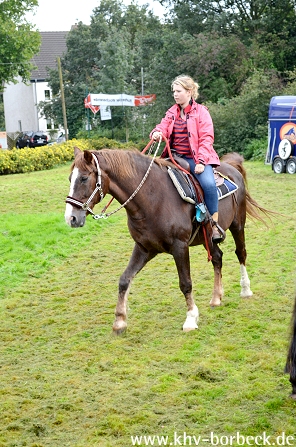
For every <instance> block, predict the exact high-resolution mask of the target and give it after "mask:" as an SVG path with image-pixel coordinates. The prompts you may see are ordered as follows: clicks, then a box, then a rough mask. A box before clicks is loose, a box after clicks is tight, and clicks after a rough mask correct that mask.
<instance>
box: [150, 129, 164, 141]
mask: <svg viewBox="0 0 296 447" xmlns="http://www.w3.org/2000/svg"><path fill="white" fill-rule="evenodd" d="M160 138H162V133H161V132H158V131H156V132H153V134H152V140H154V141H157V140H160Z"/></svg>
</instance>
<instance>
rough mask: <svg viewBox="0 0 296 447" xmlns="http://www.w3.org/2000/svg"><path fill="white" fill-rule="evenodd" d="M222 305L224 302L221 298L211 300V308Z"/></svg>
mask: <svg viewBox="0 0 296 447" xmlns="http://www.w3.org/2000/svg"><path fill="white" fill-rule="evenodd" d="M221 305H222V303H221V300H219V299H215V300H213V299H212V300H211V301H210V306H211V308H212V309H213V308H214V307H219V306H221Z"/></svg>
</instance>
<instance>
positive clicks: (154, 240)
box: [65, 148, 266, 333]
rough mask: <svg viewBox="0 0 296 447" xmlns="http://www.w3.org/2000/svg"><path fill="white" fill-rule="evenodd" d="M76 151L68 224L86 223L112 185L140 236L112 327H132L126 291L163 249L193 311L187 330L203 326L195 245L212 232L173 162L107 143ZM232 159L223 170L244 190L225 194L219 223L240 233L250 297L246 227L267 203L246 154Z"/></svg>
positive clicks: (216, 293) (244, 291)
mask: <svg viewBox="0 0 296 447" xmlns="http://www.w3.org/2000/svg"><path fill="white" fill-rule="evenodd" d="M74 154H75V160H74V163H73V165H72V172H71V175H70V182H71V186H70V193H69V196H68V198H67V200H66V202H67V205H66V211H65V219H66V222H67V224H68V225H70V226H71V227H81V226H83V225H84V224H85V218H86V215H87V214H89V213H91V214H93V215H94V213H93V207H94V206H95V205H96V204H97V203H98V202H100V201H101V200H102V198H103V197H104V196H105V195H106V194H107V193H109V194H111V195H112V196H113V197H114V198H115V199H116V200H117V201H118V202H119V203H120V204H121V205H122V206H121V207H124V208H125V210H126V213H127V218H128V228H129V231H130V234H131V236H132V238H133V239H134V241H135V246H134V249H133V253H132V256H131V258H130V261H129V264H128V266H127V268H126V269H125V271H124V272H123V274H122V275H121V277H120V280H119V294H118V302H117V306H116V311H115V316H116V318H115V322H114V324H113V330H114V331H115V332H116V333H121V332H122V331H124V330H125V329H126V327H127V322H126V319H127V298H128V293H129V289H130V286H131V282H132V280H133V278H134V277H135V276H136V274H137V273H138V272H139V271H140V270H141V269H142V268H143V267H144V266H145V265H146V264H147V262H148V261H150V260H151V259H153V258H154V257H155V256H156V255H157V254H158V253H163V252H165V253H169V254H171V255H172V256H173V257H174V260H175V263H176V267H177V270H178V275H179V286H180V289H181V291H182V292H183V294H184V296H185V299H186V304H187V318H186V321H185V323H184V325H183V330H184V331H190V330H193V329H196V328H197V327H198V326H197V321H198V309H197V306H196V305H195V302H194V299H193V293H192V282H191V276H190V260H189V246H194V245H199V244H203V245H204V246H205V247H206V242H207V238H205V233H204V231H201V226H196V223H195V221H194V216H195V206H194V205H192V204H189V203H187V202H186V201H184V200H183V199H182V198H181V197H180V195H179V194H178V192H177V190H176V188H175V186H174V185H173V183H172V181H171V179H170V177H169V175H168V174H167V169H166V168H167V165H168V164H170V163H169V162H166V161H165V160H162V159H155V162H154V160H153V159H152V158H151V157H150V156H147V155H144V154H142V153H139V152H137V151H123V150H106V149H103V150H100V151H84V152H82V151H80V150H79V149H78V148H75V150H74ZM225 161H226V162H222V163H221V166H220V167H219V171H220V172H221V173H222V174H224V175H225V176H228V177H229V178H230V179H231V180H232V181H234V182H235V183H236V184H237V185H238V190H237V191H236V192H235V193H233V194H232V195H230V196H228V197H225V198H224V199H222V200H220V201H219V224H220V225H221V227H222V228H223V229H224V230H225V231H226V230H227V229H229V230H230V232H231V234H232V236H233V239H234V241H235V246H236V250H235V253H236V255H237V258H238V261H239V263H240V275H241V276H240V284H241V297H250V296H251V295H252V291H251V289H250V281H249V277H248V274H247V270H246V257H247V254H246V247H245V234H244V228H245V221H246V215H247V214H248V215H249V216H250V217H253V218H256V219H260V220H263V219H262V217H261V215H260V212H261V211H263V212H266V210H265V209H264V208H262V207H260V206H259V205H258V204H257V202H256V201H255V200H253V199H252V198H251V196H250V195H249V193H248V191H247V190H246V172H245V169H244V167H243V165H242V162H243V158H242V157H241V156H240V155H238V154H228V156H227V157H226V158H225ZM172 166H173V168H174V165H172ZM121 207H119V209H120V208H121ZM109 214H110V213H109ZM94 217H95V218H100V217H104V216H103V215H95V216H94ZM105 217H106V215H105ZM208 249H209V251H210V254H211V258H212V259H211V261H212V264H213V267H214V290H213V295H212V299H211V301H210V305H211V306H219V305H220V304H221V299H222V295H223V287H222V274H221V269H222V251H221V249H220V248H219V246H218V245H217V244H213V243H212V242H211V239H210V242H209V246H208Z"/></svg>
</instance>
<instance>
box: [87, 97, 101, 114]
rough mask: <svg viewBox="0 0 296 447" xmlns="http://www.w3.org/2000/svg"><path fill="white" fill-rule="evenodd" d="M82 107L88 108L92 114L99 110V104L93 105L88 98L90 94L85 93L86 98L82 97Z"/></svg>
mask: <svg viewBox="0 0 296 447" xmlns="http://www.w3.org/2000/svg"><path fill="white" fill-rule="evenodd" d="M84 107H85V108H86V109H90V110H91V111H92V112H93V113H94V114H96V113H98V111H99V110H100V106H93V105H92V103H91V100H90V95H87V97H86V98H84Z"/></svg>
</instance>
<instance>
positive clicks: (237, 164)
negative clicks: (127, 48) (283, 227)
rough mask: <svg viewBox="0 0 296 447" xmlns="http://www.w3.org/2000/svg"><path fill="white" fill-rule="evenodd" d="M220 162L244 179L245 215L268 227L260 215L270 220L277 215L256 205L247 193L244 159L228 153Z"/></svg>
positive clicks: (238, 155)
mask: <svg viewBox="0 0 296 447" xmlns="http://www.w3.org/2000/svg"><path fill="white" fill-rule="evenodd" d="M221 161H223V162H225V163H228V164H229V165H231V166H233V167H234V168H235V169H237V170H238V171H239V172H240V173H241V175H242V177H243V179H244V183H245V187H246V211H247V215H248V216H249V217H250V218H251V219H256V220H260V221H261V222H262V223H264V225H266V226H267V227H268V225H267V223H266V221H265V219H264V218H263V217H262V214H263V215H264V216H265V217H268V218H269V219H270V215H272V214H277V213H274V212H273V211H271V210H268V209H266V208H264V207H262V206H261V205H259V203H257V202H256V200H255V199H253V197H252V196H251V194H250V193H249V191H248V182H247V172H246V170H245V168H244V166H243V162H244V157H243V156H242V155H240V154H238V153H236V152H229V153H228V154H225V155H223V156H222V157H221Z"/></svg>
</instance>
